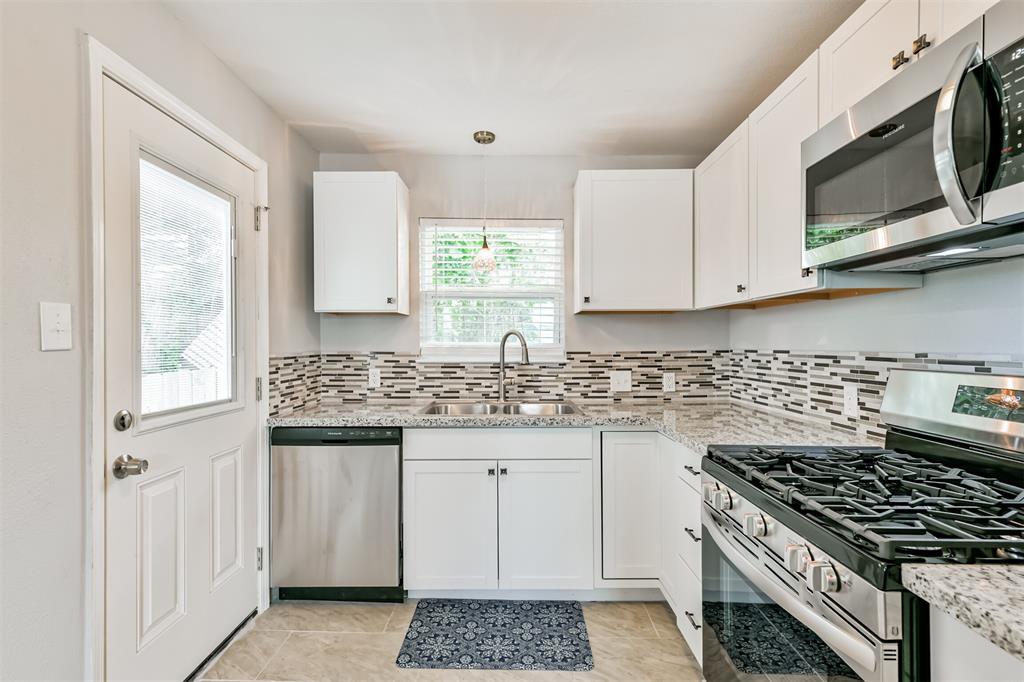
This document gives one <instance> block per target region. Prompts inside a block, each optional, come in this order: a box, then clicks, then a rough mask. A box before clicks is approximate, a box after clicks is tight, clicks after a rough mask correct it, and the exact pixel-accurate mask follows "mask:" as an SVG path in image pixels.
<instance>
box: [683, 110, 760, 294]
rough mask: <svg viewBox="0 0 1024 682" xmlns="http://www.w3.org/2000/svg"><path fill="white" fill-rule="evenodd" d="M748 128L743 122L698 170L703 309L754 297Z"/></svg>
mask: <svg viewBox="0 0 1024 682" xmlns="http://www.w3.org/2000/svg"><path fill="white" fill-rule="evenodd" d="M748 159H749V156H748V124H747V121H743V123H741V124H740V126H739V127H738V128H737V129H736V130H735V131H733V133H732V134H731V135H729V137H727V138H725V140H724V141H723V142H722V143H721V144H720V145H718V147H717V148H716V149H715V150H714V151H713V152H711V154H710V155H709V156H708V157H707V158H706V159H704V161H703V162H701V164H700V165H699V166H697V169H696V171H695V172H694V204H695V206H694V216H695V220H694V223H695V224H694V231H695V238H694V242H695V249H694V250H695V253H694V257H695V262H694V273H695V283H694V294H695V300H696V305H697V307H698V308H711V307H715V306H721V305H728V304H731V303H737V302H739V301H743V300H746V299H747V298H748V296H749V294H748V291H747V287H748V281H747V278H748V273H747V248H748V247H747V243H748V241H749V236H748V230H749V221H748V212H747V191H748V188H747V185H748V182H749V174H750V167H749V160H748Z"/></svg>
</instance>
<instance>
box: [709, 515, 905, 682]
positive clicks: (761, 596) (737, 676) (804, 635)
mask: <svg viewBox="0 0 1024 682" xmlns="http://www.w3.org/2000/svg"><path fill="white" fill-rule="evenodd" d="M703 515H704V517H703V535H702V543H701V544H702V545H703V547H702V559H701V561H702V569H703V576H702V581H703V583H702V589H703V605H702V609H703V614H702V615H703V628H702V629H703V661H702V663H703V674H704V678H705V679H706V680H708V682H733V681H737V682H738V681H739V680H749V679H755V678H756V679H763V678H761V677H760V676H762V675H765V676H767V677H768V678H769V679H772V680H790V679H792V680H794V682H795V681H796V680H800V681H805V680H808V679H817V680H833V681H840V680H841V681H844V682H845V681H848V680H869V681H883V682H888V681H890V680H892V681H896V680H899V679H900V673H899V663H898V661H899V654H900V651H899V647H900V645H899V643H898V642H882V641H880V640H878V639H876V638H875V637H874V636H873V635H871V633H869V632H868V631H867V630H866V629H864V628H862V627H858V626H857V625H856V623H853V622H849V621H848V620H846V619H844V617H843V616H842V615H841V614H840V613H839V612H838V611H837V610H836V609H827V608H825V607H824V606H823V605H822V604H821V602H820V596H819V595H816V594H814V593H812V592H810V590H808V589H807V588H806V587H805V586H804V584H803V581H802V580H800V579H799V577H798V576H795V575H794V574H792V573H790V572H789V571H787V570H786V569H785V568H784V567H783V566H782V565H781V564H780V563H779V562H778V560H777V559H775V558H774V556H773V555H771V554H770V553H769V552H767V551H765V550H764V549H763V548H762V547H761V545H760V544H759V543H757V542H756V541H755V540H752V539H751V538H748V537H746V536H745V535H743V534H742V533H741V532H740V531H739V530H738V529H737V528H736V527H735V525H734V523H733V522H731V521H730V520H729V519H728V517H723V516H720V515H718V513H717V512H714V511H712V510H711V509H710V508H709V507H708V506H707V505H704V509H703Z"/></svg>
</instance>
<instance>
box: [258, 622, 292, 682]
mask: <svg viewBox="0 0 1024 682" xmlns="http://www.w3.org/2000/svg"><path fill="white" fill-rule="evenodd" d="M287 632H288V636H287V637H285V638H284V639H282V640H281V643H280V644H279V645H278V646H277V648H276V649H274V653H272V654H270V655H269V656H267V662H266V663H264V664H263V667H262V668H260V670H259V672H258V673H256V677H254V678H253V680H258V679H260V675H262V674H263V673H264V672H266V670H267V668H268V667H270V662H271V661H273V660H274V656H277V655H278V654H279V653H281V649H283V648H284V645H285V644H287V643H288V640H289V639H291V638H292V634H294V632H295V631H294V630H288V631H287Z"/></svg>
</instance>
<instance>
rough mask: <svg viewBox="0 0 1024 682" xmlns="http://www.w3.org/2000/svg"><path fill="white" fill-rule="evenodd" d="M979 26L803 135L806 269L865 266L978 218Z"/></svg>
mask: <svg viewBox="0 0 1024 682" xmlns="http://www.w3.org/2000/svg"><path fill="white" fill-rule="evenodd" d="M983 25H984V24H983V20H982V19H981V18H979V19H977V20H976V21H974V22H973V23H971V24H970V25H969V26H967V27H966V28H964V29H963V30H962V31H959V32H958V33H956V34H955V35H954V36H951V37H950V38H949V39H947V40H945V41H943V42H942V43H941V44H939V45H938V46H936V47H935V48H933V50H934V51H933V52H931V53H929V54H928V55H927V57H925V58H924V59H921V60H919V61H917V62H915V63H914V64H912V65H910V66H909V67H907V69H906V71H905V72H904V73H901V74H900V75H898V76H896V77H894V78H892V79H891V80H889V81H888V82H887V83H885V84H884V85H882V86H881V87H880V88H879V89H878V90H876V91H875V92H873V93H872V94H871V95H869V96H868V97H866V98H865V99H863V100H861V101H860V102H858V103H857V104H855V105H854V106H853V107H851V108H850V109H849V110H848V111H847V112H845V113H844V114H843V115H841V116H839V117H838V118H836V119H835V120H834V121H832V122H830V123H828V124H826V125H825V126H823V127H822V128H821V129H820V130H819V131H818V132H816V133H815V134H813V135H812V136H811V137H809V138H808V139H807V140H805V141H804V142H803V144H802V145H801V163H802V166H803V174H804V176H803V183H802V188H803V200H804V201H803V205H804V255H803V263H804V266H805V267H811V266H820V265H828V266H829V267H833V268H838V269H850V268H853V267H856V268H858V269H860V268H866V267H868V266H871V265H873V264H874V263H875V262H884V261H885V260H887V259H889V258H891V257H892V255H893V254H895V253H897V252H901V251H905V250H907V249H908V248H909V249H918V250H924V249H927V248H929V247H930V245H938V244H940V243H941V242H943V241H944V240H946V239H947V238H948V237H949V236H950V234H951V233H954V232H958V233H963V234H966V233H967V232H970V231H971V230H972V229H978V228H979V227H980V226H981V194H982V190H983V184H984V178H985V166H986V163H987V161H988V160H989V159H988V157H987V155H986V151H987V149H989V148H988V147H986V138H985V135H986V126H988V125H990V119H989V117H988V116H987V114H986V109H985V99H986V97H985V92H984V84H983V81H984V79H983V78H982V73H983V71H984V69H983V68H982V61H983V60H982V49H981V45H982V40H983V31H982V29H983ZM954 75H955V77H954ZM939 248H941V246H940V247H939ZM936 250H937V249H936Z"/></svg>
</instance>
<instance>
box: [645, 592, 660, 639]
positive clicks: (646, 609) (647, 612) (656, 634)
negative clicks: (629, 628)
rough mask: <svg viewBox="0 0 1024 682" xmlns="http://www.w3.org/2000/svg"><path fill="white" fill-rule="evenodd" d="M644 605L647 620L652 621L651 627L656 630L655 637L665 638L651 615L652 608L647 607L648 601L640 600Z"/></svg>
mask: <svg viewBox="0 0 1024 682" xmlns="http://www.w3.org/2000/svg"><path fill="white" fill-rule="evenodd" d="M640 603H641V604H643V605H644V613H645V614H647V620H649V621H650V622H651V629H652V630H654V638H655V639H663V637H662V636H661V632H660V631H659V630H658V626H657V625H656V624H655V622H654V618H652V617H651V610H650V609H649V608H648V607H647V602H645V601H644V602H640Z"/></svg>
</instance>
